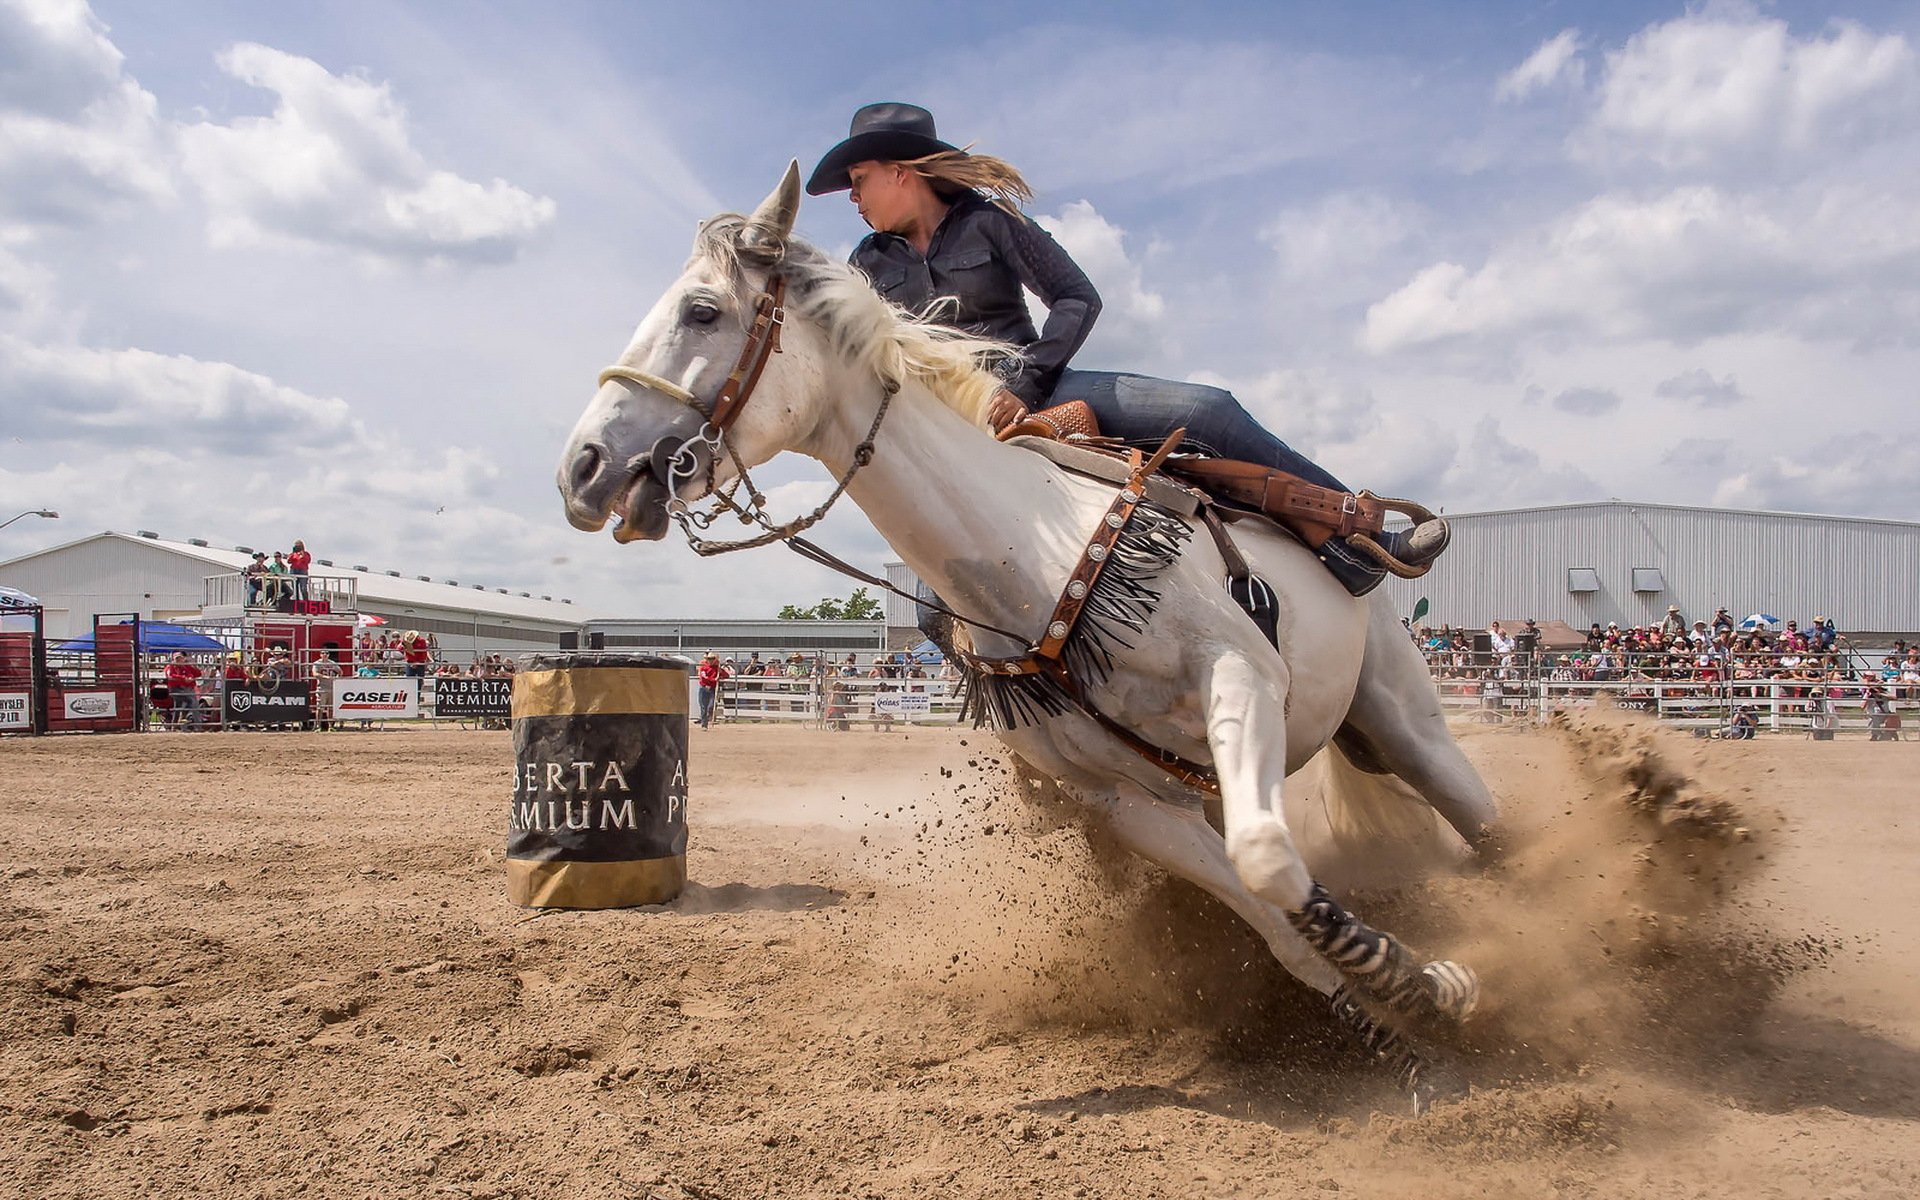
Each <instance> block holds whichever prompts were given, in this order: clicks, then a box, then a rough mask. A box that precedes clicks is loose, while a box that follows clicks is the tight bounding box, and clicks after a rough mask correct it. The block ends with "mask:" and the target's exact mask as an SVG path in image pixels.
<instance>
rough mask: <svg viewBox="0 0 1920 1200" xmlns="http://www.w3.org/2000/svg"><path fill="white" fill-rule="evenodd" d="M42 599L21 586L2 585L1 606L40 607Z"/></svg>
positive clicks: (0, 592) (0, 593) (0, 588)
mask: <svg viewBox="0 0 1920 1200" xmlns="http://www.w3.org/2000/svg"><path fill="white" fill-rule="evenodd" d="M39 607H40V601H39V600H38V599H37V598H35V597H33V596H29V595H27V594H26V593H25V592H23V591H21V590H20V589H19V588H10V587H0V608H39Z"/></svg>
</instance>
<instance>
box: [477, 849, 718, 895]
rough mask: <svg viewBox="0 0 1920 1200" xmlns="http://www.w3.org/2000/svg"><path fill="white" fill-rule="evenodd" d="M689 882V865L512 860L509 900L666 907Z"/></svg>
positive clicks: (678, 860) (675, 861) (676, 861)
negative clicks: (658, 905) (662, 905)
mask: <svg viewBox="0 0 1920 1200" xmlns="http://www.w3.org/2000/svg"><path fill="white" fill-rule="evenodd" d="M686 882H687V860H686V859H685V858H684V857H682V856H678V855H676V856H674V857H672V858H641V859H632V860H629V861H627V862H572V861H564V862H555V861H541V860H534V859H525V858H510V859H508V860H507V899H509V900H511V901H513V902H514V903H515V904H518V905H520V906H521V907H523V908H628V907H631V906H633V905H636V904H665V903H666V902H667V901H669V900H671V899H673V898H674V897H675V896H678V895H679V894H680V889H681V888H682V887H684V886H686Z"/></svg>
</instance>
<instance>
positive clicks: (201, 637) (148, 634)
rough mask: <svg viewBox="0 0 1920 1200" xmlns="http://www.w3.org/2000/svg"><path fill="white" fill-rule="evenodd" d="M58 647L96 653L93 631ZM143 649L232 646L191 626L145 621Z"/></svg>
mask: <svg viewBox="0 0 1920 1200" xmlns="http://www.w3.org/2000/svg"><path fill="white" fill-rule="evenodd" d="M120 623H121V624H122V625H126V624H130V622H127V621H122V622H120ZM54 649H55V650H65V651H68V652H70V653H74V654H92V653H93V651H94V645H93V635H92V634H91V633H89V634H87V635H86V636H85V637H77V638H75V639H73V640H72V641H70V642H62V643H60V644H59V645H58V646H55V647H54ZM140 649H141V651H142V652H143V653H146V654H156V653H165V654H171V653H172V652H173V651H175V650H185V651H187V652H188V653H192V654H199V653H204V652H208V651H214V650H219V651H225V650H227V649H228V646H227V644H226V643H225V642H222V641H218V640H216V639H214V638H210V637H208V636H207V635H206V634H204V633H197V632H195V631H194V630H191V629H187V628H185V627H183V626H180V625H169V624H167V623H166V622H165V621H142V622H140Z"/></svg>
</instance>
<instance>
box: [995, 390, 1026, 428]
mask: <svg viewBox="0 0 1920 1200" xmlns="http://www.w3.org/2000/svg"><path fill="white" fill-rule="evenodd" d="M1026 415H1027V406H1026V402H1025V401H1023V400H1021V399H1020V397H1018V396H1016V395H1014V394H1013V393H1012V392H1010V391H1008V390H1007V389H1005V388H1001V389H1000V390H999V391H997V392H995V393H994V394H993V399H992V400H989V401H988V402H987V424H989V425H991V426H992V427H993V431H994V432H995V433H999V432H1000V431H1001V430H1002V429H1005V428H1006V427H1007V426H1009V425H1011V424H1013V423H1014V422H1015V421H1018V420H1019V419H1020V418H1021V417H1024V416H1026Z"/></svg>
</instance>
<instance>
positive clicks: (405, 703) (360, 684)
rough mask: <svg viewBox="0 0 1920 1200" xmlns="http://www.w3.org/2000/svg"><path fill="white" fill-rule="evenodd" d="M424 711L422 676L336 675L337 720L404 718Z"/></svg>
mask: <svg viewBox="0 0 1920 1200" xmlns="http://www.w3.org/2000/svg"><path fill="white" fill-rule="evenodd" d="M419 715H420V681H419V680H418V679H336V680H334V681H333V719H334V720H336V721H404V720H411V719H412V718H414V717H417V716H419Z"/></svg>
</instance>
